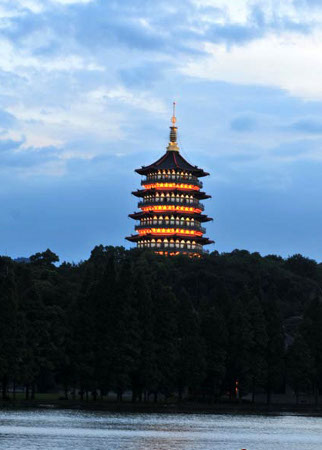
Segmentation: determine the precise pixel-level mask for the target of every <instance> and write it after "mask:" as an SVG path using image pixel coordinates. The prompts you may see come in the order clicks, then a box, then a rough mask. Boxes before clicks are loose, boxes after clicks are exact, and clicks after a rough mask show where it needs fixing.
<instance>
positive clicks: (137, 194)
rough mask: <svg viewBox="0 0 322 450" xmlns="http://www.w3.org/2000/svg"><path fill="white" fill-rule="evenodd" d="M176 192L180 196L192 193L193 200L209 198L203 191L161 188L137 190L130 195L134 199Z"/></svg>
mask: <svg viewBox="0 0 322 450" xmlns="http://www.w3.org/2000/svg"><path fill="white" fill-rule="evenodd" d="M159 191H162V192H169V193H170V192H177V193H180V194H182V193H183V192H185V193H186V194H187V193H188V194H190V193H193V195H194V197H195V198H198V199H201V200H206V199H208V198H211V195H208V194H206V193H205V192H203V191H190V190H187V189H186V190H185V189H177V188H171V189H164V190H162V188H160V189H155V188H152V189H138V190H136V191H133V192H132V194H133V195H135V197H144V195H145V194H150V193H155V192H159Z"/></svg>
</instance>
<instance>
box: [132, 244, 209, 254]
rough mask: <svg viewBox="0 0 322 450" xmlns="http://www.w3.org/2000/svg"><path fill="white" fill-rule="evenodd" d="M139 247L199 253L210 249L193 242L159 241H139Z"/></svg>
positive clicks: (206, 252)
mask: <svg viewBox="0 0 322 450" xmlns="http://www.w3.org/2000/svg"><path fill="white" fill-rule="evenodd" d="M138 248H148V249H151V250H154V251H161V252H162V251H164V252H169V253H171V252H180V253H184V252H191V253H198V254H200V255H204V254H208V253H209V251H208V250H204V249H203V247H202V246H201V245H193V244H179V245H178V244H171V243H168V244H163V243H158V242H155V243H154V242H148V243H141V244H140V243H139V244H138Z"/></svg>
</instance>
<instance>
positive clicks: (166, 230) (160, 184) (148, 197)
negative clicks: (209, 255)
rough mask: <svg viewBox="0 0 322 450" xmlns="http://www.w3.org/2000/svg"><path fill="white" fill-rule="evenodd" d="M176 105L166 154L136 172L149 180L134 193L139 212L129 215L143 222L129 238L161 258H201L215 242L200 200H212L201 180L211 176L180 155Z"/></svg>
mask: <svg viewBox="0 0 322 450" xmlns="http://www.w3.org/2000/svg"><path fill="white" fill-rule="evenodd" d="M176 121H177V119H176V116H175V103H173V116H172V118H171V122H172V125H171V126H170V142H169V144H168V147H167V149H166V150H167V151H166V153H165V154H164V155H163V156H162V157H161V158H160V159H158V160H157V161H156V162H154V163H153V164H150V165H149V166H142V167H141V168H140V169H136V170H135V171H136V172H137V173H138V174H140V175H143V176H144V177H145V178H144V179H142V181H141V187H142V188H141V189H139V190H137V191H135V192H132V194H133V195H135V196H136V197H139V203H138V207H139V208H140V211H139V212H135V213H134V214H129V217H131V218H132V219H134V220H138V221H139V223H138V224H137V225H136V226H135V231H136V232H137V234H134V235H131V236H129V237H127V238H126V239H127V240H129V241H131V242H136V243H137V247H138V248H150V249H153V250H155V252H156V253H159V254H161V255H170V256H172V255H178V254H180V253H182V254H186V255H188V256H196V257H200V256H201V255H202V254H203V253H204V252H205V251H204V249H203V246H204V245H208V244H212V243H213V242H214V241H211V240H209V239H208V238H207V237H204V234H205V232H206V230H205V228H204V227H203V226H202V224H203V223H204V222H208V221H210V220H212V219H211V218H209V217H208V216H206V215H205V214H203V211H204V206H203V204H202V203H200V200H205V199H207V198H211V196H210V195H207V194H206V193H205V192H202V191H201V189H202V182H201V181H199V178H202V177H205V176H207V175H209V173H207V172H204V171H203V169H200V168H199V167H197V166H192V165H191V164H190V163H188V161H186V160H185V159H184V158H183V157H182V156H181V154H180V152H179V147H178V144H177V130H178V128H177V126H176Z"/></svg>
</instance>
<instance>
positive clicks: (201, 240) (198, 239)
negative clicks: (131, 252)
mask: <svg viewBox="0 0 322 450" xmlns="http://www.w3.org/2000/svg"><path fill="white" fill-rule="evenodd" d="M143 238H151V239H160V238H168V239H178V238H181V239H189V240H193V241H195V242H197V243H198V244H201V245H209V244H214V242H215V241H211V240H210V239H208V238H207V237H203V236H189V235H187V236H185V235H182V234H176V233H173V234H171V235H168V234H164V235H162V234H158V235H156V234H152V233H151V234H145V235H144V236H143V235H140V234H132V235H131V236H127V237H126V238H125V239H127V240H128V241H130V242H137V241H139V240H140V239H143Z"/></svg>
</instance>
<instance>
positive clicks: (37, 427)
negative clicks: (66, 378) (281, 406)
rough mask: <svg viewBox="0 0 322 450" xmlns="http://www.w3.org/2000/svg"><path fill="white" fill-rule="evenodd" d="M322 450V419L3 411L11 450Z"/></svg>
mask: <svg viewBox="0 0 322 450" xmlns="http://www.w3.org/2000/svg"><path fill="white" fill-rule="evenodd" d="M242 448H246V449H247V450H283V449H285V450H286V449H287V450H298V449H301V450H303V449H304V450H317V449H319V450H322V418H319V417H298V416H295V415H285V416H274V417H272V416H247V415H246V416H239V415H238V416H235V415H212V414H211V415H209V414H207V415H205V414H193V415H188V414H173V415H172V414H124V413H122V414H112V413H102V412H83V411H82V412H76V411H58V410H57V411H55V410H54V411H51V410H34V411H5V412H0V449H6V450H22V449H23V450H36V449H41V450H47V449H48V450H49V449H50V450H80V449H81V450H101V449H102V450H103V449H104V450H114V449H117V450H123V449H126V450H147V449H149V450H169V449H176V450H183V449H184V450H213V449H215V450H241V449H242Z"/></svg>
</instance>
